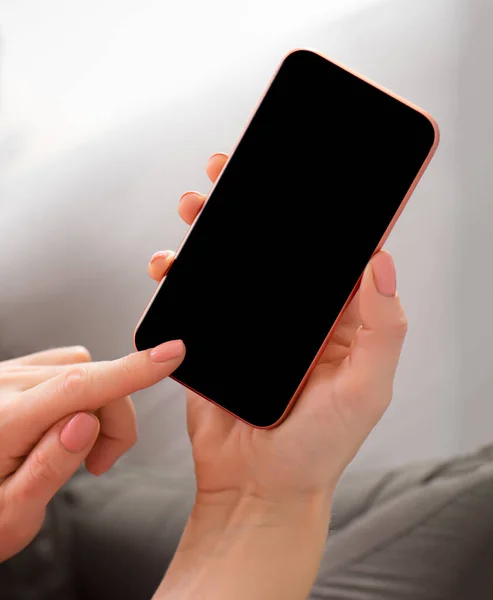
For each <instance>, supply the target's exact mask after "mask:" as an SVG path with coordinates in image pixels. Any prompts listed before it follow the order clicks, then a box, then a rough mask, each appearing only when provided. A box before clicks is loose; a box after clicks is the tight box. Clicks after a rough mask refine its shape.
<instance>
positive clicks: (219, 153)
mask: <svg viewBox="0 0 493 600" xmlns="http://www.w3.org/2000/svg"><path fill="white" fill-rule="evenodd" d="M216 156H220V157H221V158H228V155H227V154H226V152H216V153H215V154H213V155H212V156H211V157H210V158H209V160H212V159H213V158H216Z"/></svg>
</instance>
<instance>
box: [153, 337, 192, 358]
mask: <svg viewBox="0 0 493 600" xmlns="http://www.w3.org/2000/svg"><path fill="white" fill-rule="evenodd" d="M184 349H185V345H184V343H183V342H182V341H181V340H173V341H172V342H165V343H164V344H160V345H159V346H156V347H155V348H154V349H153V350H151V354H150V356H151V360H153V361H154V362H157V363H163V362H167V361H168V360H172V359H173V358H178V357H179V356H181V355H182V354H183V351H184Z"/></svg>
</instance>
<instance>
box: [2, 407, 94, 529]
mask: <svg viewBox="0 0 493 600" xmlns="http://www.w3.org/2000/svg"><path fill="white" fill-rule="evenodd" d="M98 434H99V421H98V419H97V418H96V417H95V416H94V415H93V414H91V413H84V412H80V413H77V414H75V415H72V417H69V418H68V419H63V420H62V421H59V422H58V423H56V424H55V425H53V427H52V428H51V429H50V430H49V431H48V432H47V433H45V435H44V436H43V437H42V438H41V440H40V441H39V442H38V444H37V445H36V446H35V447H34V448H33V450H32V451H31V452H30V453H29V455H28V456H27V458H26V460H25V461H24V462H23V463H22V465H21V466H20V467H19V469H18V470H17V471H16V472H15V473H14V475H12V477H11V479H10V480H9V481H8V487H7V489H6V496H7V497H8V498H9V500H11V501H12V502H13V503H14V506H16V507H17V508H16V511H15V512H16V515H18V516H19V517H20V519H22V520H25V519H29V516H30V515H31V514H33V516H34V515H39V512H40V510H44V508H45V507H46V505H47V504H48V502H49V501H50V500H51V499H52V497H53V496H54V495H55V493H56V492H57V491H58V490H59V489H60V488H61V487H62V486H63V485H64V484H65V483H66V482H67V481H68V480H69V479H70V477H71V476H72V475H73V474H74V473H75V472H76V471H77V469H78V468H79V467H80V466H81V464H82V463H83V462H84V460H85V458H86V456H87V455H88V454H89V452H90V450H91V448H92V447H93V445H94V443H95V442H96V439H97V437H98Z"/></svg>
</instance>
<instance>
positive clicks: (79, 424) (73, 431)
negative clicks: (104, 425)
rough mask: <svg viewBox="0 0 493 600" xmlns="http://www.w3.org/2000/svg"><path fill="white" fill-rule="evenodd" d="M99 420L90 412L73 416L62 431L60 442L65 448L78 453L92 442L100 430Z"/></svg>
mask: <svg viewBox="0 0 493 600" xmlns="http://www.w3.org/2000/svg"><path fill="white" fill-rule="evenodd" d="M98 427H99V424H98V420H97V419H96V417H95V416H94V415H91V414H89V413H79V414H77V415H75V416H74V417H72V418H71V419H70V421H69V422H68V423H67V424H66V425H65V427H64V428H63V429H62V431H61V432H60V442H61V444H62V446H63V447H64V448H65V450H68V452H71V453H72V454H78V453H79V452H82V451H83V450H85V449H86V448H87V447H88V446H89V444H91V443H92V442H93V440H94V438H95V436H96V433H97V431H98Z"/></svg>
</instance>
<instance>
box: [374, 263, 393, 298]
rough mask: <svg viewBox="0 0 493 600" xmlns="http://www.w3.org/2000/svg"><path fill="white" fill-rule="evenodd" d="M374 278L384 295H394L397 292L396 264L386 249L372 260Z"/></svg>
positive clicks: (378, 288)
mask: <svg viewBox="0 0 493 600" xmlns="http://www.w3.org/2000/svg"><path fill="white" fill-rule="evenodd" d="M371 266H372V269H373V279H374V281H375V286H376V288H377V290H378V291H379V292H380V294H382V296H387V297H389V298H390V297H392V296H395V293H396V287H397V283H396V275H395V265H394V261H393V259H392V256H391V255H390V254H389V253H388V252H385V251H382V252H379V253H378V254H377V255H376V256H375V257H373V258H372V260H371Z"/></svg>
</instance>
